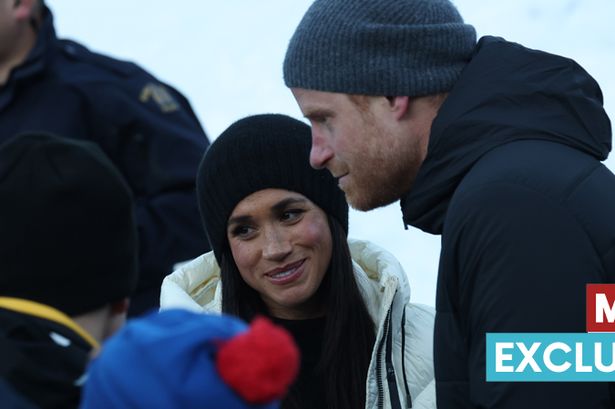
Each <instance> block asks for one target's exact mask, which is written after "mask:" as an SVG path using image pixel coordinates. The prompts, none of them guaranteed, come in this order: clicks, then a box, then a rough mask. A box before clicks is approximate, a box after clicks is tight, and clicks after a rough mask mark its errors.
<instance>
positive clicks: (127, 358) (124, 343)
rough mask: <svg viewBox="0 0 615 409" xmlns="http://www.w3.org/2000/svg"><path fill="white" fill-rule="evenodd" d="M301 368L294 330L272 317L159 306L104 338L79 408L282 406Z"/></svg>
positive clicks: (266, 408) (267, 408) (274, 408)
mask: <svg viewBox="0 0 615 409" xmlns="http://www.w3.org/2000/svg"><path fill="white" fill-rule="evenodd" d="M298 369H299V351H298V350H297V346H296V345H295V343H294V342H293V339H292V337H291V336H290V334H289V333H288V332H287V331H285V330H284V329H283V328H280V327H279V326H276V325H273V324H272V323H271V322H270V321H269V320H267V319H265V318H262V317H259V318H257V319H255V320H254V321H253V322H252V323H251V324H250V326H248V325H246V324H245V323H244V322H243V321H241V320H240V319H238V318H235V317H231V316H228V315H222V316H221V315H217V314H216V315H210V314H198V313H194V312H191V311H186V310H180V309H178V310H166V311H162V312H160V313H158V312H155V313H152V314H150V315H147V316H145V317H143V318H136V319H133V320H131V321H130V322H129V323H128V325H126V326H125V327H124V328H122V329H121V330H120V331H119V332H118V333H117V334H116V335H114V336H113V337H111V338H110V339H109V340H108V341H107V342H106V343H105V347H104V348H103V350H102V352H101V353H100V354H99V355H98V356H97V357H96V359H95V360H94V361H93V362H92V364H91V365H90V368H89V369H88V382H87V383H86V385H85V387H84V391H83V398H82V402H81V405H80V409H248V408H260V409H277V408H279V404H280V400H281V399H282V398H283V397H284V396H285V395H286V392H287V391H288V387H289V386H290V384H291V383H292V382H293V380H294V379H295V376H296V375H297V371H298Z"/></svg>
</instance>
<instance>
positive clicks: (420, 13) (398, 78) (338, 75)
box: [284, 0, 476, 96]
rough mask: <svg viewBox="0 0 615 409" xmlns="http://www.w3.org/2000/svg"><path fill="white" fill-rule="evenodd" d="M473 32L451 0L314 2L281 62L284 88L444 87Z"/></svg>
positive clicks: (410, 90) (384, 92) (385, 91)
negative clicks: (285, 86) (282, 64)
mask: <svg viewBox="0 0 615 409" xmlns="http://www.w3.org/2000/svg"><path fill="white" fill-rule="evenodd" d="M475 44H476V31H475V30H474V27H472V26H471V25H469V24H464V22H463V19H462V18H461V16H460V15H459V12H458V11H457V9H456V8H455V6H454V5H453V4H452V3H451V2H450V1H449V0H316V1H315V2H314V3H313V4H312V6H311V7H310V8H309V9H308V11H307V12H306V14H305V16H303V19H302V20H301V22H300V23H299V26H298V27H297V30H296V31H295V34H294V35H293V37H292V38H291V40H290V44H289V46H288V50H287V52H286V58H285V60H284V81H285V82H286V85H287V86H288V87H290V88H305V89H311V90H317V91H327V92H339V93H344V94H362V95H379V96H389V95H390V96H422V95H431V94H437V93H440V92H447V91H450V90H451V88H452V87H453V85H454V84H455V82H456V81H457V78H458V77H459V74H460V73H461V71H462V70H463V68H464V66H465V65H466V63H467V62H468V61H469V59H470V56H471V54H472V51H473V49H474V46H475Z"/></svg>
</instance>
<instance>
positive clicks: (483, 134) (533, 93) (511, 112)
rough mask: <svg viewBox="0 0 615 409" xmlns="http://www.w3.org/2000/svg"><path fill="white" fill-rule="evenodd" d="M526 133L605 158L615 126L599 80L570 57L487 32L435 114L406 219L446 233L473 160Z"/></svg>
mask: <svg viewBox="0 0 615 409" xmlns="http://www.w3.org/2000/svg"><path fill="white" fill-rule="evenodd" d="M522 139H534V140H545V141H551V142H557V143H561V144H564V145H567V146H571V147H573V148H575V149H578V150H580V151H583V152H585V153H587V154H589V155H592V156H594V157H595V158H596V159H598V160H604V159H606V157H607V156H608V153H609V151H610V150H611V126H610V121H609V119H608V117H607V115H606V112H605V111H604V108H603V107H602V93H601V91H600V87H599V86H598V84H597V83H596V81H595V80H594V79H593V78H592V77H591V76H590V75H589V74H588V73H587V72H586V71H585V70H584V69H583V68H581V67H580V66H579V65H578V64H577V63H575V62H574V61H572V60H570V59H568V58H564V57H560V56H557V55H553V54H548V53H545V52H542V51H537V50H531V49H528V48H525V47H523V46H521V45H519V44H515V43H510V42H507V41H505V40H503V39H501V38H496V37H483V38H482V39H481V40H480V41H479V42H478V44H477V46H476V49H475V52H474V55H473V57H472V60H471V61H470V62H469V63H468V65H467V66H466V68H465V69H464V71H463V72H462V74H461V77H460V78H459V80H458V81H457V83H456V84H455V86H454V87H453V89H452V90H451V92H450V93H449V95H448V97H447V98H446V100H445V102H444V104H443V105H442V107H441V108H440V111H439V112H438V115H437V116H436V118H435V119H434V122H433V124H432V129H431V135H430V140H429V146H428V150H427V157H426V158H425V161H424V162H423V165H422V166H421V168H420V169H419V173H418V175H417V177H416V180H415V182H414V185H413V187H412V189H411V190H410V192H408V193H407V194H406V196H405V197H403V198H402V199H401V203H400V204H401V208H402V213H403V219H404V223H405V224H406V225H412V226H415V227H417V228H419V229H421V230H423V231H426V232H428V233H432V234H441V233H442V231H443V228H444V220H445V216H446V212H447V210H448V206H449V203H450V201H451V199H452V197H453V194H454V193H455V190H456V189H457V186H458V185H459V183H461V180H462V179H463V177H464V176H465V175H466V174H467V172H468V171H469V170H470V169H471V168H472V166H473V165H474V164H475V163H476V162H477V161H478V160H479V159H480V158H481V157H482V156H483V155H485V154H486V153H487V152H489V151H491V150H492V149H494V148H497V147H498V146H501V145H503V144H506V143H509V142H513V141H516V140H522Z"/></svg>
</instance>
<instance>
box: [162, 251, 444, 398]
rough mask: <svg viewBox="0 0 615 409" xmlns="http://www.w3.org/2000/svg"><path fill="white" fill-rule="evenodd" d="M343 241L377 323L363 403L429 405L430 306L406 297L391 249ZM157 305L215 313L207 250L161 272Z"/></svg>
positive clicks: (213, 269)
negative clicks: (174, 268) (163, 274)
mask: <svg viewBox="0 0 615 409" xmlns="http://www.w3.org/2000/svg"><path fill="white" fill-rule="evenodd" d="M348 244H349V246H350V251H351V254H352V259H353V264H354V270H355V276H356V279H357V284H358V285H359V288H360V290H361V293H362V295H363V298H364V300H365V303H366V305H367V309H368V311H369V313H370V315H371V317H372V319H373V320H374V322H375V323H377V325H378V333H377V336H376V343H375V344H374V350H373V351H372V359H371V362H370V365H369V372H368V377H367V400H366V408H367V409H376V408H386V409H388V408H391V409H398V408H408V407H410V405H409V402H408V399H407V394H408V393H409V394H410V397H411V399H412V408H415V409H423V408H435V407H436V397H435V381H434V372H433V323H434V314H435V313H434V310H433V308H431V307H428V306H425V305H420V304H411V303H410V286H409V285H408V279H407V276H406V273H405V272H404V271H403V269H402V267H401V266H400V264H399V262H398V261H397V259H395V257H393V255H392V254H390V253H389V252H387V251H385V250H383V249H382V248H380V247H378V246H376V245H375V244H372V243H369V242H367V241H359V240H352V239H350V240H348ZM160 306H161V309H169V308H185V309H189V310H193V311H197V312H209V313H220V311H221V310H222V286H221V283H220V268H219V267H218V265H217V263H216V260H215V258H214V255H213V253H212V252H210V253H207V254H204V255H202V256H200V257H198V258H196V259H194V260H192V261H191V262H189V263H187V264H185V265H183V266H182V267H181V268H180V269H178V270H177V271H175V272H174V273H173V274H171V275H169V276H167V277H166V278H165V280H164V282H163V283H162V289H161V294H160ZM404 372H405V373H404ZM387 374H390V376H389V377H387ZM388 378H389V379H388Z"/></svg>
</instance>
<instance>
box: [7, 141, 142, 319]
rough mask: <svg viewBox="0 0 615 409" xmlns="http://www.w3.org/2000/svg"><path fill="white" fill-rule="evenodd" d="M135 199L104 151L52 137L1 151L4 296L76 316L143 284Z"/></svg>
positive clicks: (14, 143) (11, 145) (18, 143)
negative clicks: (138, 273)
mask: <svg viewBox="0 0 615 409" xmlns="http://www.w3.org/2000/svg"><path fill="white" fill-rule="evenodd" d="M137 256H138V244H137V230H136V223H135V219H134V210H133V201H132V195H131V193H130V190H129V188H128V186H127V185H126V183H125V182H124V179H123V178H122V176H121V175H120V173H119V172H118V171H117V170H116V168H115V167H114V166H113V164H112V163H111V162H110V160H109V159H108V158H107V157H106V156H105V154H104V153H103V152H102V151H101V150H100V148H99V147H98V146H97V145H95V144H93V143H91V142H85V141H77V140H71V139H64V138H60V137H57V136H52V135H46V134H21V135H17V136H15V137H13V138H11V139H10V140H8V141H7V142H5V143H4V144H2V145H0V296H9V297H18V298H25V299H28V300H31V301H36V302H40V303H43V304H46V305H49V306H51V307H54V308H57V309H58V310H60V311H62V312H64V313H66V314H68V315H71V316H74V315H79V314H82V313H85V312H90V311H94V310H96V309H98V308H100V307H103V306H104V305H106V304H108V303H110V302H113V301H117V300H120V299H122V298H123V297H126V296H129V295H130V294H131V293H132V291H133V289H134V287H135V285H136V280H137Z"/></svg>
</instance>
